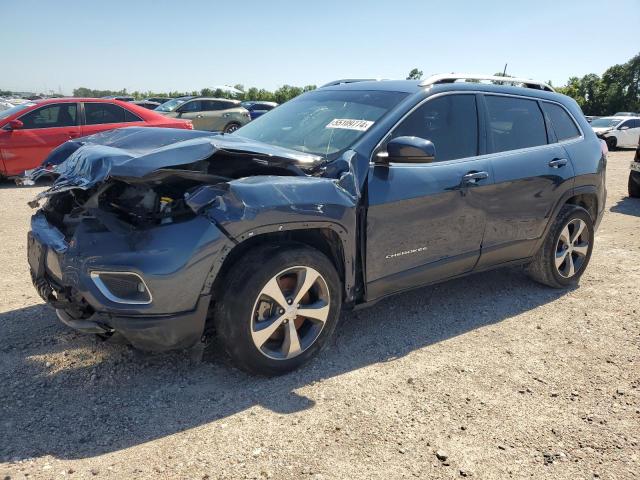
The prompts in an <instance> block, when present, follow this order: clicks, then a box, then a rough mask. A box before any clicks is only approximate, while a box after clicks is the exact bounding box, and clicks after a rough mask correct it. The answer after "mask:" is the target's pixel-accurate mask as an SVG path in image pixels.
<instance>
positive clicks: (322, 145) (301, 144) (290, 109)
mask: <svg viewBox="0 0 640 480" xmlns="http://www.w3.org/2000/svg"><path fill="white" fill-rule="evenodd" d="M406 96H407V93H404V92H385V91H366V90H333V91H332V90H315V91H313V92H309V93H306V94H304V95H300V96H299V97H296V98H294V99H293V100H291V101H289V102H287V103H285V104H283V105H281V106H279V107H278V108H276V109H273V110H271V111H269V112H267V113H266V114H264V115H262V116H260V117H258V118H257V119H255V120H253V121H252V122H251V123H248V124H247V125H245V126H244V127H242V128H240V129H239V130H237V132H236V133H234V135H236V134H237V135H239V136H242V137H245V138H250V139H252V140H258V141H260V142H264V143H268V144H271V145H277V146H281V147H285V148H290V149H292V150H298V151H300V152H305V153H312V154H314V155H320V156H322V157H325V158H328V157H335V156H337V155H338V154H340V153H341V152H343V151H344V150H346V149H347V148H349V147H350V146H351V145H353V144H354V143H355V141H356V140H357V139H358V138H360V137H361V136H362V135H363V134H364V132H366V131H367V130H368V129H369V128H370V127H371V126H372V125H373V124H374V123H375V122H376V121H378V120H379V119H380V118H381V117H382V116H383V115H384V114H385V113H387V112H388V111H389V110H391V109H392V108H393V107H394V106H396V105H397V104H398V103H399V102H400V101H401V100H402V99H403V98H405V97H406Z"/></svg>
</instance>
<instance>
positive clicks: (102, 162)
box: [32, 127, 323, 196]
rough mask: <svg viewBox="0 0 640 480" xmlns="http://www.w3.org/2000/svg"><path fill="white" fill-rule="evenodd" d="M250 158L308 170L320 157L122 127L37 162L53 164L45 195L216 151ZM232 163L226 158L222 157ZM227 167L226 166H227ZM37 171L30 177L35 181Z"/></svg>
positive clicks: (203, 135)
mask: <svg viewBox="0 0 640 480" xmlns="http://www.w3.org/2000/svg"><path fill="white" fill-rule="evenodd" d="M218 151H224V152H227V153H236V154H241V155H242V154H247V155H250V156H255V157H257V158H256V161H257V162H258V163H263V164H265V165H273V166H279V167H283V168H286V167H291V166H294V167H297V168H299V169H300V171H302V172H311V171H312V170H313V169H314V168H315V167H317V166H318V165H319V164H320V163H322V160H323V159H322V157H319V156H316V155H307V154H304V153H300V152H296V151H294V150H289V149H286V148H281V147H276V146H273V145H268V144H265V143H261V142H257V141H254V140H249V139H245V138H243V137H241V136H237V135H223V134H219V133H211V132H204V131H198V130H183V129H172V128H151V127H127V128H120V129H116V130H110V131H107V132H103V133H99V134H96V135H91V136H88V137H83V138H79V139H76V140H71V141H68V142H66V143H64V144H63V145H61V146H60V147H58V148H57V149H55V150H54V151H53V152H52V153H51V155H50V156H49V157H48V158H47V159H46V160H45V161H44V162H43V165H42V168H44V167H45V166H51V165H56V168H55V173H56V174H57V175H58V178H57V179H56V181H55V182H54V184H53V186H52V187H51V189H49V190H47V191H46V192H43V196H48V195H51V194H53V193H57V192H60V191H64V190H69V189H72V188H81V189H88V188H91V187H92V186H94V185H96V184H98V183H100V182H102V181H104V180H106V179H107V178H109V177H123V178H131V177H134V178H137V177H144V176H145V175H148V174H150V173H151V172H153V171H155V170H158V169H162V168H169V167H179V166H181V165H188V164H192V163H195V162H199V161H201V160H205V159H208V158H209V157H212V156H213V155H214V154H215V153H216V152H218ZM225 161H227V162H230V161H231V162H232V161H233V160H232V159H231V160H230V159H228V158H227V159H226V160H225ZM230 167H231V168H232V165H231V166H230ZM37 175H38V171H37V170H36V171H34V172H33V174H32V176H33V177H36V178H37Z"/></svg>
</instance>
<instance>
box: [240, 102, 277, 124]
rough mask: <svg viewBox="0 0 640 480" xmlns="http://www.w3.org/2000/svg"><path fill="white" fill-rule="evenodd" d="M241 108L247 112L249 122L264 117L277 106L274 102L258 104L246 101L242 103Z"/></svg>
mask: <svg viewBox="0 0 640 480" xmlns="http://www.w3.org/2000/svg"><path fill="white" fill-rule="evenodd" d="M242 106H243V107H244V108H246V109H247V110H248V111H249V115H251V120H255V119H256V118H258V117H260V116H262V115H264V114H265V113H267V112H268V111H270V110H273V109H274V108H276V107H277V106H278V104H277V103H276V102H258V101H246V102H242Z"/></svg>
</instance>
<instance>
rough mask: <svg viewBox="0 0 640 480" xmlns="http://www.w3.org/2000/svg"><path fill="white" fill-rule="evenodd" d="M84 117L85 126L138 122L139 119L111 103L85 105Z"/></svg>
mask: <svg viewBox="0 0 640 480" xmlns="http://www.w3.org/2000/svg"><path fill="white" fill-rule="evenodd" d="M84 115H85V121H86V124H87V125H100V124H102V123H127V122H139V121H140V118H139V117H138V116H137V115H135V114H133V113H131V112H130V111H129V110H126V109H124V108H122V107H121V106H119V105H114V104H112V103H85V104H84Z"/></svg>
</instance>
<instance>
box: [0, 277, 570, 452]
mask: <svg viewBox="0 0 640 480" xmlns="http://www.w3.org/2000/svg"><path fill="white" fill-rule="evenodd" d="M565 293H566V291H558V290H553V289H549V288H546V287H544V286H541V285H539V284H536V283H534V282H532V281H531V280H529V279H528V278H527V277H526V276H525V275H524V274H523V272H522V271H521V269H519V268H507V269H500V270H495V271H492V272H487V273H482V274H477V275H474V276H470V277H466V278H461V279H457V280H452V281H449V282H446V283H443V284H439V285H435V286H431V287H424V288H420V289H416V290H413V291H411V292H407V293H403V294H400V295H397V296H395V297H392V298H389V299H386V300H384V301H381V302H380V303H378V304H376V305H374V306H372V307H369V308H366V309H362V310H357V311H353V312H348V313H345V314H343V316H342V318H341V321H340V324H339V326H338V328H337V329H336V335H335V336H334V338H333V340H332V342H331V345H330V346H329V348H327V349H326V350H325V351H324V352H323V353H321V354H320V355H319V356H318V357H317V358H315V359H314V360H312V361H311V362H310V364H309V365H307V366H305V367H303V368H301V369H300V370H298V371H295V372H293V373H290V374H288V375H285V376H282V377H277V378H262V377H253V376H250V375H247V374H245V373H243V372H240V371H238V370H236V369H234V368H232V367H230V366H229V365H228V364H227V363H226V362H225V361H224V359H223V358H222V357H221V355H220V354H219V353H213V354H211V355H208V356H207V357H206V359H205V361H204V362H202V363H200V364H197V365H193V364H192V363H191V362H190V358H189V355H188V353H186V352H170V353H164V354H145V353H140V352H136V351H134V350H133V349H131V348H130V347H128V346H126V345H119V344H113V343H111V342H101V341H99V340H98V339H96V337H93V336H88V335H82V334H79V333H76V332H74V331H73V330H69V329H67V328H66V327H64V326H62V325H61V324H59V323H58V322H57V321H56V320H55V315H54V314H53V312H52V311H51V310H50V309H49V307H47V306H45V305H36V306H31V307H27V308H23V309H18V310H13V311H10V312H6V313H2V314H0V331H1V332H2V335H1V336H2V338H3V341H2V343H1V344H0V360H1V361H0V365H2V367H1V368H0V382H1V383H0V384H1V385H3V388H2V389H0V390H1V391H0V399H1V400H2V406H0V408H2V409H4V411H1V415H0V431H1V433H0V438H2V439H3V441H2V442H0V461H18V460H20V459H25V458H32V457H39V456H43V455H47V454H49V455H53V456H54V457H57V458H63V459H77V458H87V457H93V456H96V455H101V454H104V453H108V452H112V451H117V450H121V449H125V448H129V447H132V446H135V445H139V444H143V443H145V442H148V441H151V440H153V439H157V438H161V437H165V436H168V435H171V434H174V433H178V432H181V431H184V430H187V429H191V428H194V427H198V426H201V425H204V424H209V423H211V422H221V423H223V419H225V418H227V417H229V416H231V415H234V414H236V413H238V412H241V411H243V410H246V409H249V408H253V407H262V408H266V409H269V410H271V411H274V412H277V413H279V414H283V415H288V414H291V413H295V412H300V411H303V410H306V409H311V408H314V405H315V402H314V400H312V399H309V398H306V397H305V396H303V395H300V394H298V393H296V390H297V389H299V388H301V387H304V386H307V385H310V384H312V383H314V382H318V381H322V380H323V379H326V378H331V377H335V376H338V375H341V374H343V373H346V372H351V371H354V370H357V369H360V368H363V367H366V366H369V365H373V364H377V363H381V362H393V361H394V360H396V359H399V358H401V357H403V356H405V355H407V354H409V353H411V352H413V351H415V350H417V349H421V348H425V347H428V346H429V345H433V344H435V343H438V342H441V341H443V340H446V339H449V338H451V337H455V336H457V335H462V334H465V333H466V332H469V331H472V330H475V329H478V328H483V327H486V326H489V325H492V324H495V323H498V322H501V321H503V320H505V319H508V318H511V317H513V316H516V315H518V314H520V313H522V312H526V311H528V310H531V309H534V308H536V307H539V306H540V305H544V304H546V303H549V302H552V301H554V300H556V299H558V298H559V297H561V296H562V295H564V294H565ZM8 439H10V440H9V441H7V440H8Z"/></svg>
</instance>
